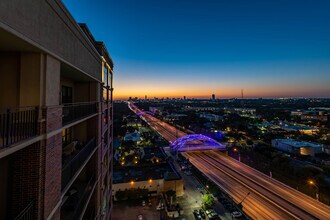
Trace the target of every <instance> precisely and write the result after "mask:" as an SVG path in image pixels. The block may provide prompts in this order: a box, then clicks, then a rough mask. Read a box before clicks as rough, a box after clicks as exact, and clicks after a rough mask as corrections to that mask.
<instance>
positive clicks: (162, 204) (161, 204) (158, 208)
mask: <svg viewBox="0 0 330 220" xmlns="http://www.w3.org/2000/svg"><path fill="white" fill-rule="evenodd" d="M156 209H157V210H162V209H164V203H162V202H160V203H159V204H158V206H157V208H156Z"/></svg>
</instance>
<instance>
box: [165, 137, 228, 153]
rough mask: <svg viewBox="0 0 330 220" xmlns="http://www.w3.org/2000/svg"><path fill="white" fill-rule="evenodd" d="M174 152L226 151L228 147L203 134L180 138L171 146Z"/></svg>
mask: <svg viewBox="0 0 330 220" xmlns="http://www.w3.org/2000/svg"><path fill="white" fill-rule="evenodd" d="M170 146H171V148H172V150H173V151H178V152H184V151H198V150H225V149H226V147H225V146H223V145H221V144H220V143H219V142H217V141H215V140H214V139H212V138H210V137H207V136H205V135H202V134H189V135H185V136H183V137H180V138H178V139H177V140H176V141H174V142H173V143H172V144H171V145H170Z"/></svg>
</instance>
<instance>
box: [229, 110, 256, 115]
mask: <svg viewBox="0 0 330 220" xmlns="http://www.w3.org/2000/svg"><path fill="white" fill-rule="evenodd" d="M224 111H226V112H230V113H236V114H238V115H241V116H244V115H256V109H255V108H224Z"/></svg>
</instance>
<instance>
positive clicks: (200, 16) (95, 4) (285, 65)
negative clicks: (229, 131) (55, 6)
mask: <svg viewBox="0 0 330 220" xmlns="http://www.w3.org/2000/svg"><path fill="white" fill-rule="evenodd" d="M64 3H65V4H66V6H67V7H68V9H69V10H70V12H71V13H72V14H73V16H74V17H75V19H76V20H77V21H78V22H84V23H87V25H88V26H89V28H90V29H91V31H92V33H93V34H94V36H95V38H96V39H97V40H102V41H104V42H105V43H106V45H107V48H108V50H109V52H110V54H111V56H112V58H113V60H114V62H115V83H114V85H115V97H117V98H127V97H128V96H133V97H135V96H139V97H143V96H144V95H145V94H146V95H148V97H154V96H158V97H167V96H169V97H181V96H183V95H185V96H188V97H210V95H211V94H212V93H215V94H216V95H217V97H239V96H240V90H241V89H244V93H245V96H246V97H302V96H304V97H330V86H329V85H330V13H329V11H330V1H327V0H300V1H298V0H269V1H256V0H249V1H246V0H230V1H229V0H162V1H161V0H158V1H155V0H108V1H106V0H94V1H90V0H79V1H72V0H65V1H64Z"/></svg>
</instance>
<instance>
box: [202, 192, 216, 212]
mask: <svg viewBox="0 0 330 220" xmlns="http://www.w3.org/2000/svg"><path fill="white" fill-rule="evenodd" d="M214 203H215V201H214V198H213V196H212V195H211V194H204V195H203V207H204V209H210V208H212V206H213V205H214Z"/></svg>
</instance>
